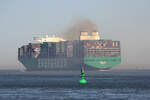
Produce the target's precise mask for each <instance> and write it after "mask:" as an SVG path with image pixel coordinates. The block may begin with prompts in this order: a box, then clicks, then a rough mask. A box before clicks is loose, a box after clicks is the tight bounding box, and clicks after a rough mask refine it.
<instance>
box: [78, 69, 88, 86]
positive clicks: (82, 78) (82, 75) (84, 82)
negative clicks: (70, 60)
mask: <svg viewBox="0 0 150 100" xmlns="http://www.w3.org/2000/svg"><path fill="white" fill-rule="evenodd" d="M84 73H85V72H84V69H83V68H82V69H81V80H80V81H79V83H80V84H86V83H87V81H86V80H85V74H84Z"/></svg>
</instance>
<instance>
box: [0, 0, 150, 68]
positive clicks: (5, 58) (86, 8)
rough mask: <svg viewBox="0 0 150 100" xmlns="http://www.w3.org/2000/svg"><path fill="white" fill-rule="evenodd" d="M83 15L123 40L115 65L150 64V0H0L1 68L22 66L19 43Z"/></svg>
mask: <svg viewBox="0 0 150 100" xmlns="http://www.w3.org/2000/svg"><path fill="white" fill-rule="evenodd" d="M84 18H88V19H90V20H92V21H93V22H94V23H95V24H97V25H98V27H99V31H100V32H101V37H102V38H104V39H113V40H120V41H121V50H122V64H121V65H119V66H118V67H116V68H139V69H144V68H150V39H149V38H150V0H0V69H8V68H9V69H15V68H17V69H22V68H23V66H22V65H21V64H20V63H19V62H18V60H17V48H18V47H20V46H22V45H24V44H27V43H29V42H31V41H32V38H33V36H35V35H36V34H38V33H40V32H48V33H50V34H56V33H57V34H61V33H62V32H64V31H65V30H66V29H67V28H68V27H69V26H70V25H71V24H72V23H73V22H75V21H76V20H78V19H84Z"/></svg>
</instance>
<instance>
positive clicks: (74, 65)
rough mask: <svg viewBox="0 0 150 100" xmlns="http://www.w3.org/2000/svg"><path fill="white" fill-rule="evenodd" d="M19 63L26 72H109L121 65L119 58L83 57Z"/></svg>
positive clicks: (23, 60)
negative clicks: (82, 70)
mask: <svg viewBox="0 0 150 100" xmlns="http://www.w3.org/2000/svg"><path fill="white" fill-rule="evenodd" d="M19 61H20V62H21V63H22V64H23V65H24V66H25V67H26V69H27V70H28V71H48V70H80V69H81V67H82V66H84V67H85V68H86V69H87V70H109V69H110V68H112V67H114V66H116V65H118V64H120V63H121V57H84V58H67V57H66V58H37V59H33V58H20V59H19Z"/></svg>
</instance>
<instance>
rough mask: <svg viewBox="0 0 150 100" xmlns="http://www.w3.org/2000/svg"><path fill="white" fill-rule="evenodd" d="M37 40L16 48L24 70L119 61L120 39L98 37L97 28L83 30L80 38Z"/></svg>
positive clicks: (95, 65) (98, 66) (106, 64)
mask: <svg viewBox="0 0 150 100" xmlns="http://www.w3.org/2000/svg"><path fill="white" fill-rule="evenodd" d="M34 39H35V40H37V41H38V42H39V43H29V44H28V45H23V46H22V47H20V48H18V59H19V61H20V62H21V63H22V64H23V65H24V66H25V67H26V68H27V70H67V69H68V70H69V69H80V68H81V67H82V66H85V67H86V68H87V69H110V68H112V67H113V66H116V65H117V64H120V63H121V55H120V41H113V40H104V39H100V35H99V33H98V32H97V31H93V32H84V31H82V32H81V34H80V36H79V40H73V41H68V40H65V39H63V38H60V37H48V36H46V37H44V38H43V37H42V38H39V37H36V38H34Z"/></svg>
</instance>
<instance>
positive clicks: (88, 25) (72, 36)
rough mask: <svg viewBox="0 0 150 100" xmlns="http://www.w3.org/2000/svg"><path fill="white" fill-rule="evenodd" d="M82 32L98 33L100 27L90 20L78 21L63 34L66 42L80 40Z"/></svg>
mask: <svg viewBox="0 0 150 100" xmlns="http://www.w3.org/2000/svg"><path fill="white" fill-rule="evenodd" d="M81 31H89V32H90V31H98V26H97V25H96V24H94V23H93V22H92V21H91V20H89V19H84V20H79V21H76V22H75V23H73V24H72V25H71V27H70V28H68V29H67V31H66V32H65V33H64V34H63V37H64V38H65V39H66V40H78V39H79V36H80V32H81Z"/></svg>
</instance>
